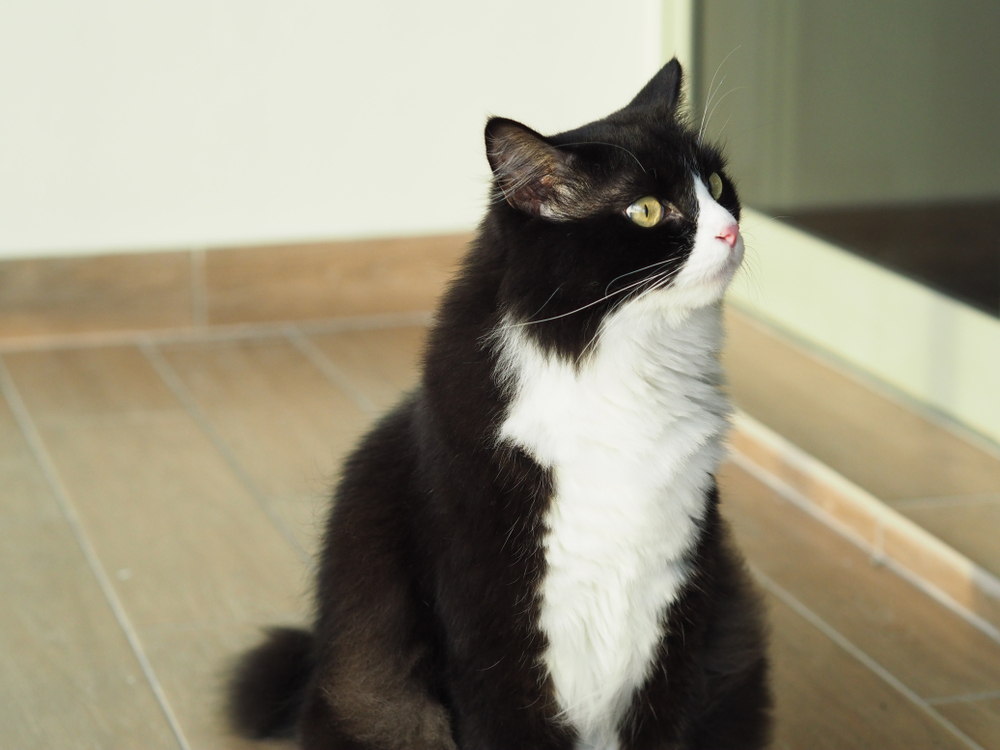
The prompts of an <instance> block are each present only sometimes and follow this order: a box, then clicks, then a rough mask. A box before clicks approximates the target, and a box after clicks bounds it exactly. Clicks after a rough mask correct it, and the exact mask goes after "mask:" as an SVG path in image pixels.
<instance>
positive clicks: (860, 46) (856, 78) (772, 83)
mask: <svg viewBox="0 0 1000 750" xmlns="http://www.w3.org/2000/svg"><path fill="white" fill-rule="evenodd" d="M701 9H702V11H701V12H702V13H703V23H704V24H705V26H706V27H707V28H709V29H710V30H711V33H710V34H708V35H707V36H706V39H707V44H706V46H705V48H704V49H703V50H702V56H701V58H700V60H701V62H702V64H703V71H704V72H705V73H707V74H708V78H709V79H710V78H711V75H712V74H713V73H715V71H717V70H718V71H719V74H718V77H717V79H716V83H718V81H719V80H720V79H722V78H723V77H725V82H724V83H723V84H722V86H721V87H720V89H719V92H720V93H719V96H721V95H723V94H727V93H728V92H730V91H732V90H733V89H737V90H735V91H732V93H728V96H726V99H725V100H724V101H723V102H722V103H721V104H720V105H719V107H718V109H716V111H715V114H714V116H713V118H712V127H711V129H710V131H709V132H710V133H713V134H718V133H719V131H720V130H721V129H722V126H723V125H724V124H725V123H726V122H727V120H728V121H729V122H728V125H726V127H725V131H724V133H723V135H724V139H725V140H727V141H729V142H730V151H731V153H732V155H733V166H734V170H733V171H734V173H735V174H736V175H738V176H739V177H740V178H741V180H742V183H743V184H744V186H745V188H746V190H745V192H746V193H747V195H748V197H750V199H751V202H752V203H753V204H755V205H758V206H767V207H768V208H771V209H774V210H780V209H781V208H789V209H792V208H803V207H810V206H836V205H852V204H859V203H899V202H919V201H924V200H955V199H966V198H979V197H997V196H1000V149H998V148H997V147H996V145H995V144H994V143H993V141H994V140H995V133H996V123H997V122H1000V65H996V64H994V63H995V62H996V59H997V56H996V54H995V53H993V52H990V50H992V49H993V48H994V47H995V43H996V35H997V33H998V32H1000V3H982V2H979V3H973V2H960V3H951V2H943V1H942V0H879V2H870V1H869V0H839V2H826V1H825V0H761V1H760V2H754V3H744V2H735V1H734V0H705V2H704V3H703V4H702V5H701ZM945 50H947V53H946V52H945ZM730 53H732V54H731V55H730ZM727 55H730V56H729V59H728V60H727V61H726V62H725V64H722V60H723V59H724V58H726V56H727ZM720 64H722V65H721V68H720ZM872 71H877V73H876V74H874V75H873V74H872ZM706 86H707V81H706ZM739 87H745V88H739ZM705 93H706V92H702V94H703V95H704V94H705ZM716 99H717V100H718V96H717V97H716ZM703 100H704V99H702V101H703Z"/></svg>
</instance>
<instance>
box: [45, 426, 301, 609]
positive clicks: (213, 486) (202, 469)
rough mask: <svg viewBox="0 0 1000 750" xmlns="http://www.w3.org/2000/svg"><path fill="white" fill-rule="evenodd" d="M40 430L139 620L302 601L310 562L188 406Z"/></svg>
mask: <svg viewBox="0 0 1000 750" xmlns="http://www.w3.org/2000/svg"><path fill="white" fill-rule="evenodd" d="M42 437H43V439H44V440H45V442H46V445H47V446H48V449H49V451H50V452H51V454H52V458H53V461H54V462H55V464H56V467H57V469H58V471H59V473H60V476H61V477H62V480H63V482H64V483H65V485H66V487H67V490H68V492H69V494H70V496H71V497H72V498H73V502H74V503H75V505H76V507H77V509H78V512H79V514H80V517H81V519H82V520H83V523H84V525H85V527H86V529H87V532H88V534H89V535H90V537H91V538H92V540H93V543H94V545H95V547H96V548H97V551H98V554H100V556H101V559H102V560H103V561H104V563H105V565H106V566H107V567H108V570H109V571H110V572H111V573H115V574H117V573H118V572H119V571H125V572H122V573H121V576H122V577H123V578H125V579H126V580H123V581H120V582H118V583H117V584H116V585H117V587H118V590H119V593H120V596H121V597H122V599H123V601H124V602H125V604H126V606H127V607H128V610H129V612H130V614H131V616H132V617H133V618H134V620H135V622H136V623H137V625H138V626H146V625H157V624H164V623H189V622H216V621H220V620H223V621H229V620H233V619H235V620H246V619H250V620H254V619H259V618H260V617H261V616H262V615H264V614H267V613H271V612H288V611H293V610H294V609H295V607H296V603H297V602H298V601H299V598H300V596H301V593H302V589H303V585H302V584H303V582H302V580H301V578H302V575H301V561H300V560H299V558H298V556H297V555H296V553H295V551H294V549H293V548H292V546H291V545H290V544H289V542H288V540H286V539H285V538H284V537H283V536H282V535H281V533H280V532H279V530H278V529H277V528H276V527H275V526H274V525H273V524H272V523H271V521H270V520H269V519H268V517H267V515H265V513H264V511H262V510H261V508H260V507H259V506H258V505H257V503H256V501H255V500H254V498H253V497H252V496H251V495H250V494H249V492H248V491H247V490H246V488H245V487H243V485H242V484H240V482H239V481H238V480H237V478H236V477H235V476H234V474H233V472H232V471H231V470H230V468H229V466H228V465H227V464H226V463H225V462H224V461H223V460H222V458H221V457H220V456H219V455H218V453H217V452H216V451H215V448H214V446H213V445H212V444H211V443H210V442H209V441H208V439H207V438H206V437H205V436H204V435H203V434H202V433H201V431H200V430H199V429H198V427H197V426H196V425H195V424H194V423H193V422H192V421H191V420H190V418H188V417H187V415H172V414H171V415H165V416H162V417H159V418H151V419H149V420H148V421H146V422H145V423H141V424H133V423H126V424H107V423H104V424H101V425H93V424H86V425H84V426H80V425H74V424H72V423H64V424H61V425H51V424H50V425H46V426H44V427H43V428H42Z"/></svg>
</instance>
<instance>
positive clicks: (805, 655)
mask: <svg viewBox="0 0 1000 750" xmlns="http://www.w3.org/2000/svg"><path fill="white" fill-rule="evenodd" d="M768 605H769V612H770V618H771V626H772V629H773V634H772V638H771V641H772V646H771V658H772V665H773V675H774V692H775V705H776V711H775V729H776V731H775V742H774V748H775V750H792V749H793V748H794V749H795V750H798V749H800V748H801V750H826V749H829V750H844V748H851V749H852V750H861V749H862V748H870V750H888V749H890V748H896V749H898V750H904V749H908V748H964V747H965V745H964V744H963V743H961V742H960V741H959V740H958V739H957V738H955V737H954V736H953V735H952V734H950V733H949V732H948V731H947V730H946V729H944V728H943V727H942V726H941V725H940V724H938V723H937V722H935V721H934V720H933V719H932V718H931V717H929V716H928V715H927V714H926V713H924V712H923V711H921V710H920V709H919V708H918V707H917V706H915V705H914V704H913V703H911V702H910V701H908V700H907V699H906V698H904V697H903V696H902V695H901V694H900V693H899V692H897V691H896V690H894V689H893V688H891V687H890V686H889V685H888V684H887V683H885V682H884V681H883V680H881V679H880V678H879V677H877V676H876V675H875V674H874V673H873V672H871V671H869V670H868V669H867V668H866V667H864V666H863V665H862V664H861V663H860V662H858V661H857V660H855V659H854V658H853V657H851V656H850V655H849V654H847V652H845V651H844V650H843V649H841V648H840V647H839V646H838V645H837V644H835V643H834V642H833V641H832V640H830V639H829V638H827V637H826V636H825V635H823V634H822V633H821V632H820V631H819V630H817V629H816V628H814V627H813V626H812V625H811V624H809V623H808V622H806V621H805V620H804V619H802V618H801V617H800V616H799V615H798V614H796V613H795V612H794V611H792V610H791V609H789V608H788V607H787V606H786V605H785V604H784V603H782V602H781V601H780V600H778V599H776V598H774V597H769V598H768Z"/></svg>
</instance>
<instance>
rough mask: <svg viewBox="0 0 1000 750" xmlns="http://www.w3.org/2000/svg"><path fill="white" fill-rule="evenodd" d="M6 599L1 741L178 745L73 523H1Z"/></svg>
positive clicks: (1, 587)
mask: <svg viewBox="0 0 1000 750" xmlns="http://www.w3.org/2000/svg"><path fill="white" fill-rule="evenodd" d="M0 601H2V602H3V606H0V747H3V748H11V749H12V750H14V749H15V748H16V750H33V749H35V748H37V749H38V750H51V748H59V750H63V749H65V750H71V749H74V748H80V750H84V749H85V748H86V750H94V749H96V748H107V749H108V750H117V749H118V748H142V749H143V750H145V749H146V748H148V749H149V750H153V749H154V748H177V747H178V744H177V741H176V739H175V737H174V735H173V733H172V731H171V729H170V726H169V724H168V723H167V720H166V718H165V716H164V713H163V711H162V710H161V709H160V706H159V704H158V703H157V701H156V699H155V697H154V695H153V692H152V690H151V688H150V686H149V683H148V682H147V680H146V678H145V676H144V675H143V672H142V669H141V667H140V666H139V663H138V661H137V659H136V658H135V656H134V654H133V652H132V650H131V648H130V646H129V644H128V641H127V640H126V638H125V636H124V634H123V632H122V630H121V628H120V627H119V626H118V623H117V621H116V620H115V617H114V614H113V613H112V610H111V608H110V607H109V606H108V603H107V601H106V599H105V597H104V595H103V593H102V591H101V589H100V587H99V586H98V584H97V582H96V580H95V578H94V576H93V574H92V572H91V570H90V568H89V567H88V566H87V563H86V560H85V558H84V556H83V554H82V552H81V551H80V548H79V547H78V545H77V542H76V539H75V538H74V537H73V534H72V533H71V532H70V529H69V526H68V524H66V522H64V521H36V520H20V521H12V520H11V519H9V518H8V519H6V520H5V521H4V523H3V524H0ZM125 707H127V710H123V708H125Z"/></svg>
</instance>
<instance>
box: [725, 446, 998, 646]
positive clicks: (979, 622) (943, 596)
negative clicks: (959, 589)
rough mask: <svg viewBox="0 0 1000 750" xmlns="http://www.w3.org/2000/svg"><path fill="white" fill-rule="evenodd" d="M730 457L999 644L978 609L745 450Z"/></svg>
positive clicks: (732, 450)
mask: <svg viewBox="0 0 1000 750" xmlns="http://www.w3.org/2000/svg"><path fill="white" fill-rule="evenodd" d="M729 456H730V460H731V461H732V462H733V463H734V464H736V465H737V466H738V467H739V468H741V469H743V470H744V471H746V472H747V473H748V474H750V475H751V476H753V477H754V478H755V479H757V480H758V481H759V482H761V483H763V484H765V485H766V486H768V487H770V488H771V489H772V490H774V491H775V492H776V493H777V494H778V495H780V496H781V497H782V498H784V499H785V500H787V501H788V502H790V503H791V504H792V505H795V506H796V507H798V508H800V509H801V510H803V511H805V512H806V513H808V514H809V515H810V516H812V517H813V518H815V519H816V520H817V521H819V522H820V523H822V524H823V525H824V526H826V527H827V528H829V529H831V530H833V531H835V532H836V533H837V534H839V535H840V536H842V537H843V538H844V539H846V540H847V541H849V542H850V543H851V544H853V545H854V546H855V547H857V548H858V549H860V550H861V551H862V552H865V553H866V554H868V555H870V556H871V558H872V561H873V562H876V563H877V564H879V565H882V566H884V567H885V568H887V569H888V570H891V571H892V572H893V573H895V574H896V575H898V576H899V577H900V578H902V579H903V580H905V581H907V582H908V583H910V584H911V585H912V586H914V587H916V588H917V589H919V590H920V591H922V592H923V593H924V594H926V595H927V596H929V597H931V598H932V599H934V600H935V601H936V602H937V603H938V604H941V605H942V606H944V607H945V608H947V609H948V610H950V611H951V612H952V613H953V614H956V615H958V616H959V617H960V618H962V619H963V620H965V621H966V622H967V623H969V624H970V625H972V626H973V627H974V628H976V629H977V630H979V631H980V632H982V633H983V634H984V635H986V636H987V637H988V638H990V639H991V640H993V641H995V642H996V643H1000V629H998V628H997V627H996V626H995V625H993V623H991V622H989V621H988V620H986V619H985V618H983V617H981V616H979V615H978V614H976V613H975V612H971V611H970V610H968V609H966V608H965V607H963V606H962V605H961V604H959V603H958V602H956V601H955V600H954V599H953V598H952V597H951V596H949V595H948V594H947V593H945V592H944V591H942V590H941V589H939V588H938V587H937V586H935V585H934V584H932V583H929V582H928V581H925V580H924V579H923V578H921V577H920V576H918V575H917V574H916V573H914V572H913V571H911V570H910V569H909V568H906V567H904V566H903V565H901V564H900V563H898V562H897V561H896V560H894V559H893V558H891V557H888V556H887V555H885V553H884V552H882V551H881V549H879V548H878V547H876V546H875V545H872V544H871V543H870V542H868V541H867V540H866V539H865V538H864V537H862V536H861V535H860V534H858V533H857V532H856V531H855V530H854V529H852V528H851V527H850V526H848V525H847V524H845V523H843V522H842V521H840V520H839V519H837V518H836V517H834V516H832V515H831V514H830V513H828V512H827V511H825V510H824V509H823V508H820V507H819V506H818V505H816V504H815V503H814V502H812V501H811V500H810V499H809V498H808V497H806V496H805V495H803V494H802V493H801V492H799V491H798V490H796V489H795V488H794V487H792V486H791V485H789V484H788V483H787V482H785V481H784V480H782V479H780V478H778V477H776V476H774V475H773V474H771V473H770V472H769V471H767V470H766V469H764V468H763V467H761V466H759V465H758V464H757V463H755V462H754V461H752V460H751V459H749V458H747V456H745V455H744V454H743V453H740V452H739V451H738V450H736V449H734V448H732V447H731V448H730V451H729Z"/></svg>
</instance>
